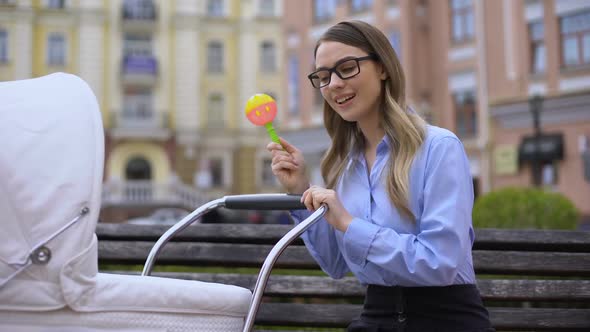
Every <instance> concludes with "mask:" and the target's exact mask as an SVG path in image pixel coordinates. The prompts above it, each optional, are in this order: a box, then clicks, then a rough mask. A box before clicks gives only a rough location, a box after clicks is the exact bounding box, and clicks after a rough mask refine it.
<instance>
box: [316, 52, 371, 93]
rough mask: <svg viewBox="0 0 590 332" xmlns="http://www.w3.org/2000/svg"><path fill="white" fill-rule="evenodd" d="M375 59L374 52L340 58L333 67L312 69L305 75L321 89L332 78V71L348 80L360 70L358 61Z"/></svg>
mask: <svg viewBox="0 0 590 332" xmlns="http://www.w3.org/2000/svg"><path fill="white" fill-rule="evenodd" d="M375 59H377V57H376V56H375V55H374V54H371V55H367V56H363V57H359V58H353V59H342V60H340V61H338V62H336V65H334V67H332V68H328V69H320V70H317V71H314V72H313V73H311V74H309V75H307V78H309V80H310V81H311V85H313V87H314V88H316V89H321V88H323V87H325V86H326V85H328V84H330V81H331V80H332V73H336V75H338V77H340V78H341V79H343V80H348V79H351V78H353V77H355V76H356V75H358V74H359V73H360V72H361V67H360V65H359V62H361V61H364V60H375Z"/></svg>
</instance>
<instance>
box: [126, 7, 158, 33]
mask: <svg viewBox="0 0 590 332" xmlns="http://www.w3.org/2000/svg"><path fill="white" fill-rule="evenodd" d="M156 20H157V10H156V6H155V4H154V3H153V1H142V2H141V3H140V5H139V6H131V5H129V4H125V3H124V4H123V8H122V11H121V21H122V22H121V26H122V28H123V31H127V32H152V31H154V30H155V29H156Z"/></svg>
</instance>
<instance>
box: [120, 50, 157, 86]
mask: <svg viewBox="0 0 590 332" xmlns="http://www.w3.org/2000/svg"><path fill="white" fill-rule="evenodd" d="M121 75H122V79H123V81H124V82H125V83H130V84H139V85H153V84H155V82H156V78H157V76H158V60H157V59H156V58H155V57H154V56H153V55H127V56H124V57H123V63H122V64H121Z"/></svg>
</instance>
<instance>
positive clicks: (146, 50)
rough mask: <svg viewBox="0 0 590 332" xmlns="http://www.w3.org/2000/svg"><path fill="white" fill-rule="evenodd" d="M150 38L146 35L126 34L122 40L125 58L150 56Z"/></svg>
mask: <svg viewBox="0 0 590 332" xmlns="http://www.w3.org/2000/svg"><path fill="white" fill-rule="evenodd" d="M152 49H153V47H152V38H151V37H150V36H148V35H136V34H126V35H125V39H124V40H123V54H124V55H125V56H151V55H152Z"/></svg>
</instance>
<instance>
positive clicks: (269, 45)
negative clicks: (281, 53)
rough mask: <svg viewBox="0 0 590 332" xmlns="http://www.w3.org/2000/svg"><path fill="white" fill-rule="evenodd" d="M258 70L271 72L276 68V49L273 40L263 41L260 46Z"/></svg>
mask: <svg viewBox="0 0 590 332" xmlns="http://www.w3.org/2000/svg"><path fill="white" fill-rule="evenodd" d="M260 48H261V51H260V54H261V56H260V71H262V72H266V73H272V72H275V71H276V70H277V65H276V54H275V53H276V50H275V45H274V43H273V42H270V41H265V42H263V43H262V45H261V46H260Z"/></svg>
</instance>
